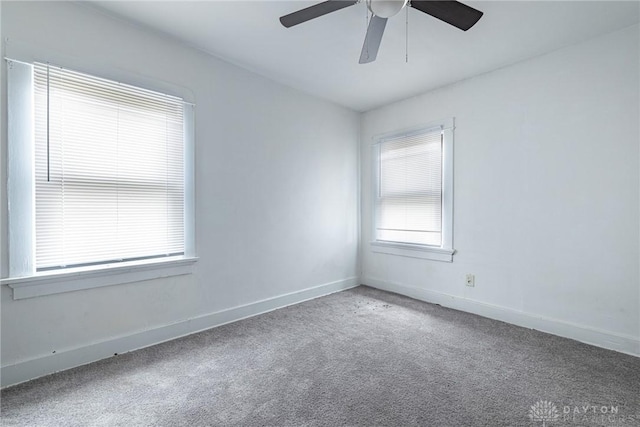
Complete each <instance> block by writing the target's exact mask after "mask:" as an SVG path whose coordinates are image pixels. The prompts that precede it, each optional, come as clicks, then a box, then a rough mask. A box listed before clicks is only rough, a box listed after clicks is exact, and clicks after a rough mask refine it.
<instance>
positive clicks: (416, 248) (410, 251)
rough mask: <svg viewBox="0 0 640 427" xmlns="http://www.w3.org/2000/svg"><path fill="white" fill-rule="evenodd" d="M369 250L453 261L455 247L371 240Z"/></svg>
mask: <svg viewBox="0 0 640 427" xmlns="http://www.w3.org/2000/svg"><path fill="white" fill-rule="evenodd" d="M371 250H372V251H373V252H376V253H381V254H389V255H397V256H403V257H409V258H420V259H429V260H433V261H444V262H453V254H454V253H455V252H456V251H455V249H443V248H437V247H433V246H421V245H410V244H405V243H391V242H380V241H374V242H371Z"/></svg>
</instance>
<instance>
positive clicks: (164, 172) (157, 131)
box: [34, 64, 184, 270]
mask: <svg viewBox="0 0 640 427" xmlns="http://www.w3.org/2000/svg"><path fill="white" fill-rule="evenodd" d="M34 86H35V94H34V96H35V100H34V101H35V102H34V103H35V157H36V160H35V174H36V269H37V270H47V269H52V268H61V267H72V266H79V265H90V264H101V263H108V262H114V261H127V260H136V259H145V258H154V257H162V256H168V255H178V254H183V253H184V129H183V127H184V123H183V106H184V104H183V101H182V100H181V99H179V98H176V97H172V96H168V95H164V94H160V93H156V92H151V91H147V90H144V89H140V88H136V87H133V86H129V85H124V84H120V83H117V82H113V81H109V80H104V79H100V78H96V77H92V76H89V75H86V74H82V73H78V72H74V71H70V70H66V69H61V68H59V67H53V66H48V65H46V64H34Z"/></svg>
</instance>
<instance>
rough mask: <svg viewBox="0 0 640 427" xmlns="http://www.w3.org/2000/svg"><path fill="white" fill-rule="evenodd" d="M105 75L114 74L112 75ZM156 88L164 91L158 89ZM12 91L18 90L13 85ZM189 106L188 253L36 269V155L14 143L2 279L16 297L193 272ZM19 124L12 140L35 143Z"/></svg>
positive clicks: (189, 117) (187, 114)
mask: <svg viewBox="0 0 640 427" xmlns="http://www.w3.org/2000/svg"><path fill="white" fill-rule="evenodd" d="M7 61H8V62H14V63H16V64H26V65H29V66H30V65H31V63H32V62H33V60H32V58H28V59H27V60H26V61H24V62H22V61H20V60H14V59H7ZM45 62H46V61H45ZM7 70H8V67H7ZM93 74H95V73H93ZM104 77H107V78H108V77H109V75H108V73H107V75H105V76H104ZM122 80H126V79H122ZM136 80H137V79H136ZM21 83H22V82H21ZM24 83H25V84H26V83H28V82H26V81H25V82H24ZM135 84H136V85H138V86H141V87H145V88H147V89H150V90H155V91H161V92H165V93H167V92H169V91H167V88H166V86H167V85H166V84H158V85H154V84H153V82H150V84H144V85H141V84H139V82H138V81H136V82H135ZM156 86H158V87H161V89H160V90H158V88H157V87H156ZM174 89H176V90H173V91H170V92H173V93H174V94H176V93H177V94H180V93H184V92H186V90H185V89H184V88H174ZM9 90H12V89H11V88H9ZM7 95H8V96H9V95H10V94H9V93H8V94H7ZM178 96H179V95H178ZM14 98H15V97H14ZM20 102H23V103H27V105H31V107H32V102H33V101H32V100H29V99H27V98H24V99H20ZM29 103H31V104H29ZM184 105H185V107H184V124H185V126H184V129H185V131H184V132H185V141H184V161H185V167H184V171H185V172H184V173H185V176H184V186H185V189H184V203H185V213H184V217H185V231H184V232H185V249H184V255H182V256H176V257H166V258H155V259H149V260H142V261H129V262H121V263H111V264H101V265H96V266H89V267H78V268H69V269H63V270H52V271H46V272H36V271H35V267H34V266H35V234H34V233H35V222H34V220H35V214H34V212H35V211H34V203H35V184H34V181H33V179H32V178H28V179H25V178H27V177H25V176H22V175H24V171H25V169H27V170H30V169H32V168H33V153H32V152H31V151H29V150H13V149H12V146H14V147H15V144H11V141H9V144H8V145H9V151H8V154H9V156H8V165H7V169H8V174H7V193H8V202H9V206H10V212H9V227H8V233H9V239H8V240H9V276H10V277H6V278H2V279H0V285H8V286H9V287H10V288H11V289H12V291H13V299H14V300H17V299H23V298H32V297H37V296H43V295H52V294H58V293H63V292H70V291H77V290H82V289H91V288H96V287H101V286H111V285H118V284H124V283H132V282H139V281H143V280H150V279H157V278H162V277H171V276H179V275H184V274H191V273H192V271H193V267H194V264H195V262H196V261H197V260H198V258H197V257H196V241H195V235H196V233H195V132H194V130H195V117H194V116H195V115H194V112H195V111H194V110H195V105H193V104H191V103H189V102H185V104H184ZM11 110H12V105H11V101H9V105H8V111H11ZM18 119H19V120H20V121H22V122H23V123H28V122H29V121H32V117H19V118H18ZM14 124H15V122H14V121H13V120H12V117H9V121H8V127H9V129H8V131H9V135H8V136H9V138H12V137H13V138H20V139H22V140H25V141H28V142H29V145H31V146H32V145H33V137H32V133H33V132H32V130H30V131H28V132H26V133H24V132H22V134H21V133H20V132H18V134H15V133H16V131H17V127H16V126H13V125H14ZM32 128H33V127H31V129H32ZM31 148H33V147H31ZM12 150H13V151H12ZM25 164H27V165H30V168H24V166H25ZM20 171H22V172H21V173H20V177H19V178H16V176H18V175H17V174H16V172H20ZM27 175H28V174H27Z"/></svg>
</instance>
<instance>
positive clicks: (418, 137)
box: [373, 124, 453, 261]
mask: <svg viewBox="0 0 640 427" xmlns="http://www.w3.org/2000/svg"><path fill="white" fill-rule="evenodd" d="M452 132H453V129H452V124H451V125H450V126H445V125H439V126H436V127H428V128H425V129H420V130H412V131H406V132H401V133H395V134H393V135H388V136H384V137H381V138H379V140H378V141H377V143H376V145H375V156H374V157H375V161H376V162H375V172H376V173H375V184H376V185H375V189H376V194H375V206H374V211H375V219H374V234H375V239H374V242H373V243H374V247H375V250H376V251H379V252H389V253H393V254H397V255H408V256H418V257H420V258H433V259H439V260H445V261H450V260H451V255H452V254H453V248H452V223H451V222H452V194H451V193H452V190H453V185H452V183H451V180H452V158H451V156H452V154H453V151H452V139H453V133H452ZM380 248H388V249H384V250H383V249H380ZM429 253H432V254H434V253H435V254H436V255H435V256H434V255H429Z"/></svg>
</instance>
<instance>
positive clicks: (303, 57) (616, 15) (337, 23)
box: [95, 0, 640, 111]
mask: <svg viewBox="0 0 640 427" xmlns="http://www.w3.org/2000/svg"><path fill="white" fill-rule="evenodd" d="M314 3H317V2H314V1H311V2H310V1H277V0H272V1H238V0H231V1H194V2H191V1H179V2H173V1H160V2H151V1H97V2H95V4H96V5H97V6H98V7H100V8H102V9H105V10H107V11H108V12H110V13H112V14H116V15H120V16H122V17H125V18H126V19H128V20H131V21H133V22H135V23H138V24H143V25H145V26H147V27H151V28H154V29H156V30H159V31H161V32H163V33H166V34H169V35H172V36H173V37H175V38H178V39H180V40H182V41H183V42H185V43H187V44H189V45H192V46H195V47H198V48H200V49H202V50H205V51H207V52H209V53H211V54H213V55H215V56H218V57H221V58H223V59H225V60H227V61H230V62H233V63H235V64H238V65H240V66H242V67H245V68H247V69H250V70H252V71H255V72H257V73H259V74H262V75H264V76H266V77H268V78H271V79H273V80H276V81H278V82H282V83H284V84H286V85H289V86H292V87H294V88H297V89H300V90H303V91H305V92H308V93H311V94H314V95H316V96H319V97H322V98H325V99H329V100H331V101H334V102H336V103H338V104H341V105H344V106H347V107H349V108H352V109H354V110H357V111H366V110H370V109H372V108H375V107H378V106H381V105H385V104H388V103H390V102H393V101H396V100H400V99H404V98H407V97H410V96H413V95H417V94H419V93H423V92H426V91H428V90H430V89H433V88H436V87H439V86H443V85H446V84H449V83H452V82H455V81H458V80H462V79H465V78H469V77H472V76H475V75H478V74H481V73H484V72H487V71H490V70H494V69H497V68H500V67H502V66H505V65H507V64H512V63H514V62H517V61H521V60H523V59H527V58H531V57H534V56H537V55H540V54H543V53H546V52H549V51H552V50H555V49H558V48H561V47H563V46H567V45H570V44H573V43H576V42H579V41H582V40H586V39H588V38H591V37H594V36H597V35H600V34H604V33H608V32H611V31H614V30H617V29H620V28H623V27H626V26H629V25H632V24H634V23H637V22H638V21H639V19H640V18H639V17H640V12H639V9H640V7H639V6H640V3H639V2H638V1H621V2H615V1H584V2H583V1H468V2H465V3H466V4H468V5H470V6H472V7H475V8H476V9H479V10H481V11H483V12H484V16H483V17H482V19H480V21H479V22H478V23H477V24H476V25H475V26H474V27H473V28H471V29H470V30H469V31H467V32H464V31H461V30H458V29H457V28H454V27H452V26H450V25H448V24H445V23H443V22H441V21H438V20H437V19H435V18H432V17H431V16H429V15H426V14H424V13H422V12H420V11H418V10H415V9H410V10H409V62H408V63H406V62H405V16H406V15H405V12H404V11H402V12H401V13H400V14H399V15H396V16H394V17H392V18H391V19H389V22H388V24H387V28H386V31H385V34H384V37H383V40H382V45H381V47H380V52H379V54H378V59H377V61H376V62H374V63H371V64H364V65H360V64H358V58H359V56H360V50H361V47H362V42H363V40H364V35H365V32H366V6H365V5H364V4H362V3H361V4H357V5H355V6H352V7H348V8H346V9H342V10H340V11H337V12H334V13H331V14H329V15H325V16H323V17H320V18H318V19H315V20H312V21H309V22H306V23H303V24H300V25H298V26H296V27H292V28H289V29H287V28H284V27H283V26H282V25H281V24H280V23H279V21H278V18H279V17H280V16H282V15H286V14H288V13H291V12H294V11H296V10H298V9H301V8H303V7H307V6H309V5H311V4H314Z"/></svg>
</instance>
